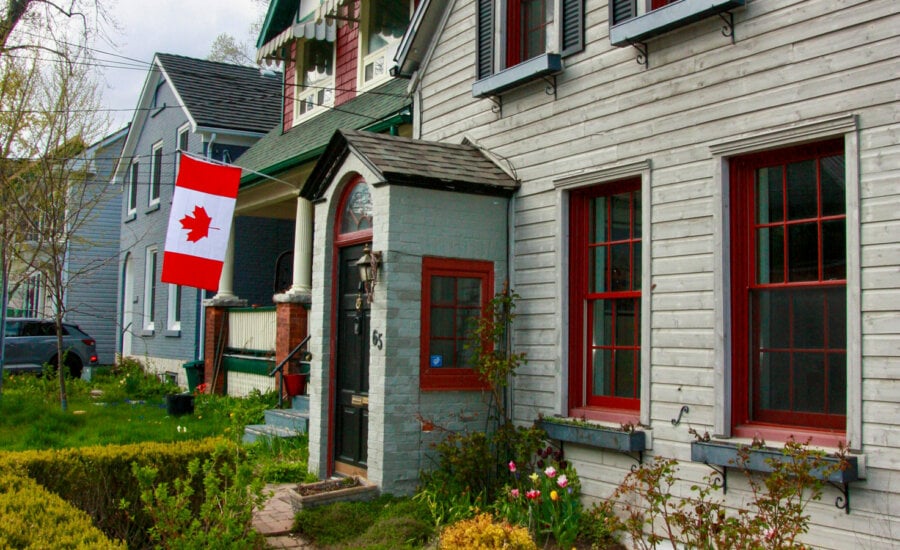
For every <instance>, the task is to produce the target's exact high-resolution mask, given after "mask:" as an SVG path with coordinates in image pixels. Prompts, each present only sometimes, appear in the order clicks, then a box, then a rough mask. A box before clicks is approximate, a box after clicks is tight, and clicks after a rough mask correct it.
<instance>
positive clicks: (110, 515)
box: [0, 438, 236, 548]
mask: <svg viewBox="0 0 900 550" xmlns="http://www.w3.org/2000/svg"><path fill="white" fill-rule="evenodd" d="M223 443H224V442H223V440H222V439H216V438H210V439H206V440H200V441H184V442H178V443H143V444H135V445H117V446H105V447H83V448H79V449H64V450H49V451H23V452H2V453H0V470H6V469H13V470H15V471H18V472H22V473H23V474H24V475H27V476H28V477H30V478H32V479H34V480H35V481H36V482H37V483H39V484H40V485H42V486H43V487H45V488H46V489H47V490H49V491H52V492H53V493H56V494H57V495H59V496H60V497H61V498H62V499H64V500H65V501H67V502H69V503H70V504H72V505H73V506H76V507H77V508H79V509H81V510H83V511H84V512H86V513H87V514H88V515H89V516H90V517H91V518H92V519H93V521H94V524H95V525H96V526H97V527H98V528H99V529H100V530H102V531H103V532H104V533H105V534H106V536H108V537H109V538H111V539H114V540H124V541H125V542H126V543H127V544H128V546H129V548H141V547H145V546H147V545H148V544H149V541H148V540H147V533H148V530H149V529H150V527H152V525H153V521H152V518H151V517H150V516H149V515H148V514H147V513H146V512H145V511H144V510H143V509H142V508H141V504H140V497H141V492H140V487H139V484H138V483H137V480H136V479H135V477H134V475H133V473H132V469H131V465H132V463H137V464H139V465H141V466H151V467H154V468H157V469H158V470H159V481H160V482H164V481H165V482H171V481H173V480H175V479H180V478H184V477H186V476H187V474H188V465H189V463H190V462H191V461H192V460H195V459H201V460H202V459H206V458H209V457H210V456H211V455H212V454H213V452H214V450H215V449H216V448H217V447H218V446H220V445H222V444H223ZM234 456H236V454H235V455H234ZM195 490H196V491H197V492H198V494H200V495H202V494H203V487H202V486H198V487H196V489H195ZM199 505H200V502H199V500H197V501H195V502H192V506H194V508H193V509H194V510H198V509H199Z"/></svg>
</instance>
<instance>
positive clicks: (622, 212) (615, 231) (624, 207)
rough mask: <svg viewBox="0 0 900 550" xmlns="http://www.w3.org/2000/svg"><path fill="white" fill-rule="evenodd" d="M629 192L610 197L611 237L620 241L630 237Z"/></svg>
mask: <svg viewBox="0 0 900 550" xmlns="http://www.w3.org/2000/svg"><path fill="white" fill-rule="evenodd" d="M630 196H631V194H630V193H624V194H620V195H613V196H612V197H610V205H611V207H612V238H611V239H610V240H613V241H621V240H624V239H629V238H631V200H630Z"/></svg>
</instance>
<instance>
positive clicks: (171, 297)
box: [166, 284, 184, 332]
mask: <svg viewBox="0 0 900 550" xmlns="http://www.w3.org/2000/svg"><path fill="white" fill-rule="evenodd" d="M183 289H184V287H182V286H181V285H174V284H169V292H168V304H167V306H168V307H167V309H166V327H167V329H168V330H170V331H174V332H180V331H181V301H182V291H183Z"/></svg>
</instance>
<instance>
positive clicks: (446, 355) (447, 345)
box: [428, 338, 456, 368]
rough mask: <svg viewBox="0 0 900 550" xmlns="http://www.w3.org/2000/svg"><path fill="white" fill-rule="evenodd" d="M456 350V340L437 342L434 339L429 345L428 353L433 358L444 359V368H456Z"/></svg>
mask: <svg viewBox="0 0 900 550" xmlns="http://www.w3.org/2000/svg"><path fill="white" fill-rule="evenodd" d="M455 350H456V341H455V340H435V339H434V338H432V339H431V340H430V341H429V343H428V351H429V352H430V354H431V355H432V356H434V355H437V356H438V357H441V358H442V359H443V364H444V365H443V368H454V367H455V366H456V363H454V361H455V360H456V359H455V357H454V351H455Z"/></svg>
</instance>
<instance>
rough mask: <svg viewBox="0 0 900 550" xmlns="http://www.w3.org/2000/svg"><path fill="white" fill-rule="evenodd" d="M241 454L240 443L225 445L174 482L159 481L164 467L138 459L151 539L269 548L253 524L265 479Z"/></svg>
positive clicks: (179, 544)
mask: <svg viewBox="0 0 900 550" xmlns="http://www.w3.org/2000/svg"><path fill="white" fill-rule="evenodd" d="M241 458H242V457H241V456H239V453H238V449H237V448H236V447H232V446H227V445H225V444H222V445H220V446H217V447H216V449H215V451H214V452H213V454H212V456H210V457H209V458H208V459H206V460H204V461H203V462H202V463H201V461H200V459H197V458H195V459H193V460H191V462H190V463H189V464H188V472H187V475H186V476H185V477H183V478H179V479H175V480H173V481H172V482H171V483H169V482H161V483H160V482H157V479H158V477H159V468H156V467H153V466H140V465H138V464H137V463H133V464H132V472H133V474H134V476H135V478H137V480H138V484H139V486H140V489H141V502H142V503H143V505H144V511H145V512H146V513H147V514H148V515H149V516H150V518H152V520H153V526H152V527H151V528H150V530H149V534H150V539H151V540H152V541H153V542H155V543H157V544H159V545H160V546H162V547H164V548H213V547H218V548H235V549H238V548H263V547H265V541H264V539H263V537H262V535H260V534H259V532H257V531H255V530H254V529H253V527H252V521H253V509H254V508H256V507H257V506H259V505H260V504H262V503H263V501H264V500H265V498H264V497H263V481H262V480H260V479H258V478H255V476H254V475H253V471H252V470H253V467H252V465H251V464H249V463H247V462H244V461H243V460H241ZM198 484H202V488H203V490H202V492H201V493H200V494H197V491H196V489H195V488H196V486H197V485H198ZM197 502H199V510H197V506H196V503H197Z"/></svg>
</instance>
